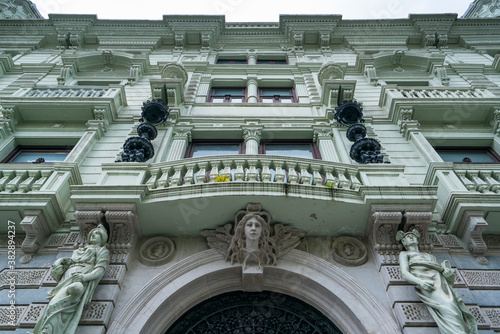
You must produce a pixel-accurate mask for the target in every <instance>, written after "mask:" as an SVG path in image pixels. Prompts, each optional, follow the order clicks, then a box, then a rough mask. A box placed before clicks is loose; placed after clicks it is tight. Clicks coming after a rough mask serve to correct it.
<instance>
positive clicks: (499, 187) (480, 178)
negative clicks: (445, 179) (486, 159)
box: [454, 166, 500, 194]
mask: <svg viewBox="0 0 500 334" xmlns="http://www.w3.org/2000/svg"><path fill="white" fill-rule="evenodd" d="M454 171H455V174H456V175H457V176H458V178H459V179H460V181H462V184H463V185H464V186H465V188H467V190H469V191H479V192H481V193H488V192H493V193H497V194H499V193H500V167H497V166H486V167H478V168H474V166H472V167H471V168H467V169H466V168H461V167H460V166H455V167H454Z"/></svg>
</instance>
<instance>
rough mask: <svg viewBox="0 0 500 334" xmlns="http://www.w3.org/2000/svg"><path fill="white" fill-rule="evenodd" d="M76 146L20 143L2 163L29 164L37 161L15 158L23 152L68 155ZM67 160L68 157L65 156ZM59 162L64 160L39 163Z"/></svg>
mask: <svg viewBox="0 0 500 334" xmlns="http://www.w3.org/2000/svg"><path fill="white" fill-rule="evenodd" d="M73 148H74V146H69V145H58V146H56V145H54V146H50V145H43V146H37V145H18V146H16V148H14V149H13V150H12V151H11V152H10V153H9V154H8V155H7V156H6V157H5V158H4V159H3V160H2V162H1V163H7V164H28V163H37V162H15V161H13V160H15V159H16V158H17V157H18V156H19V155H20V154H22V153H38V152H39V153H41V154H42V155H43V154H47V153H48V154H51V153H67V155H66V157H67V156H68V155H69V154H70V153H71V150H73ZM65 160H66V158H65ZM57 162H62V161H52V162H50V161H49V162H39V163H44V164H53V163H57Z"/></svg>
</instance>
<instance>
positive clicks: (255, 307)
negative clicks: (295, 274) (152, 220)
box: [165, 291, 342, 334]
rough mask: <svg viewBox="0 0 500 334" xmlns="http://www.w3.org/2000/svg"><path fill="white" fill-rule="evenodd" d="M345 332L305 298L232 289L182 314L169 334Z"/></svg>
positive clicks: (332, 333)
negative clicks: (304, 300) (232, 290)
mask: <svg viewBox="0 0 500 334" xmlns="http://www.w3.org/2000/svg"><path fill="white" fill-rule="evenodd" d="M212 333H213V334H217V333H220V334H247V333H248V334H306V333H307V334H325V333H328V334H342V332H341V331H340V330H339V329H338V328H337V327H336V326H335V324H334V323H332V322H331V321H330V319H328V318H327V317H325V316H324V315H323V314H322V313H320V312H319V311H318V310H316V309H315V308H313V307H311V306H310V305H308V304H306V303H304V302H302V301H301V300H299V299H297V298H294V297H290V296H288V295H284V294H281V293H276V292H270V291H263V292H241V291H235V292H229V293H225V294H222V295H218V296H215V297H212V298H210V299H208V300H206V301H204V302H201V303H200V304H198V305H196V306H195V307H193V308H191V309H190V310H189V311H187V312H186V313H185V314H183V315H182V316H181V318H180V319H179V320H177V321H176V322H175V323H174V324H173V325H172V326H171V327H170V328H169V329H168V330H167V331H166V333H165V334H212Z"/></svg>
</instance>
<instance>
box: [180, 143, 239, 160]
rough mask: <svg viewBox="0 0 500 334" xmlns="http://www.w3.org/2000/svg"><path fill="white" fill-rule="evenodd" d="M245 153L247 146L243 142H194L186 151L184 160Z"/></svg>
mask: <svg viewBox="0 0 500 334" xmlns="http://www.w3.org/2000/svg"><path fill="white" fill-rule="evenodd" d="M244 153H245V145H244V144H243V142H241V141H203V142H200V141H192V142H191V143H190V144H189V146H188V148H187V150H186V154H185V155H184V158H197V157H209V156H214V155H226V154H227V155H233V154H244Z"/></svg>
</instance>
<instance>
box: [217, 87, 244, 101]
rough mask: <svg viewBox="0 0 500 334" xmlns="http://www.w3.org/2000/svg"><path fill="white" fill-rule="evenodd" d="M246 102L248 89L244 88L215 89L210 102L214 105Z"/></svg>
mask: <svg viewBox="0 0 500 334" xmlns="http://www.w3.org/2000/svg"><path fill="white" fill-rule="evenodd" d="M245 100H246V88H243V87H213V88H212V89H211V90H210V95H209V97H208V101H210V102H213V103H242V102H245Z"/></svg>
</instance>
